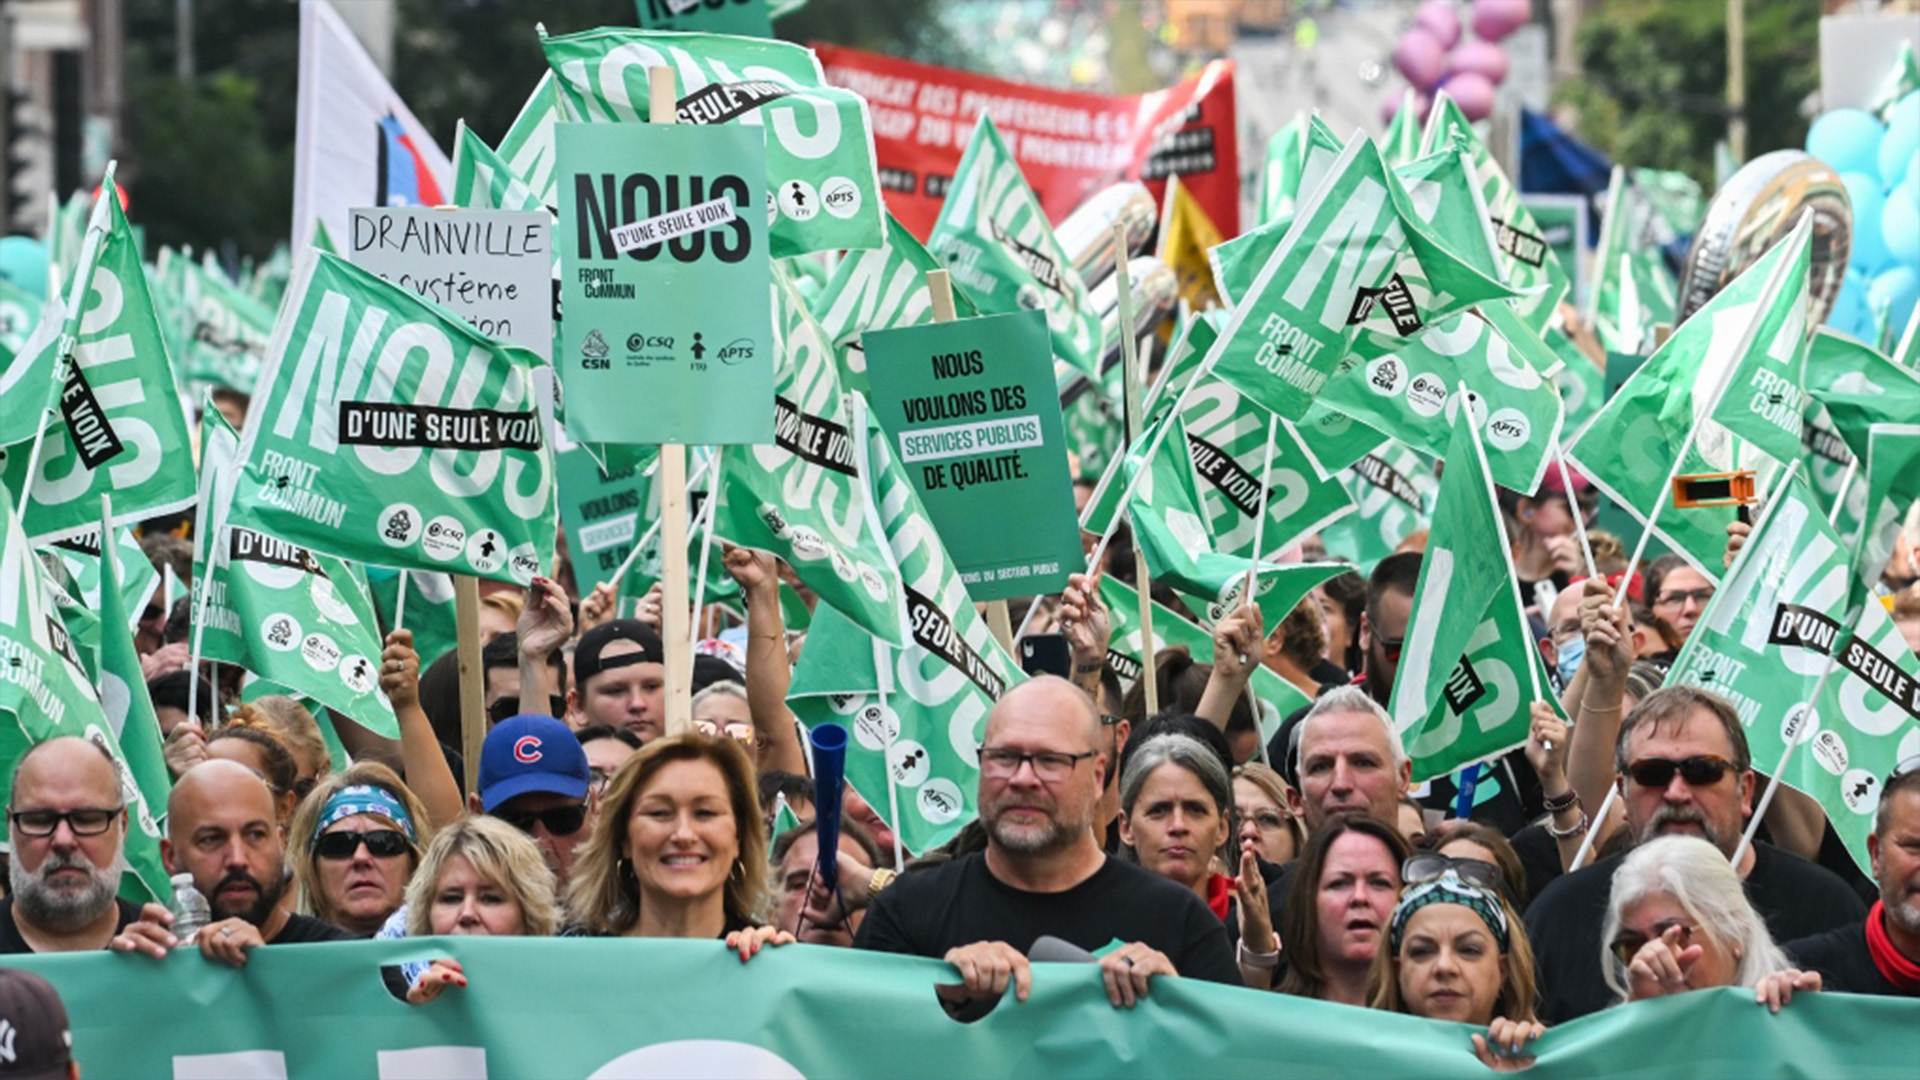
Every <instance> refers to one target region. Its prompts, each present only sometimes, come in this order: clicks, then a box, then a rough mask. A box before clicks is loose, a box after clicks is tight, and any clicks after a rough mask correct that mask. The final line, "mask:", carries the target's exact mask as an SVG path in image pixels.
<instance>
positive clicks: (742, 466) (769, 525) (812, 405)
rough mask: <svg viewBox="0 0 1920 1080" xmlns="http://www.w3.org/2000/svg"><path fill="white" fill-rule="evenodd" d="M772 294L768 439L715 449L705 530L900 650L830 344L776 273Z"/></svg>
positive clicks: (896, 576) (896, 584)
mask: <svg viewBox="0 0 1920 1080" xmlns="http://www.w3.org/2000/svg"><path fill="white" fill-rule="evenodd" d="M773 291H774V297H773V304H774V313H775V321H774V363H775V365H776V367H775V370H774V399H773V400H774V435H773V439H774V441H773V443H772V444H771V445H764V446H728V447H725V448H723V449H722V451H721V454H720V487H721V489H722V495H721V501H720V505H719V506H718V507H717V508H716V510H715V513H716V514H717V515H718V516H717V517H715V518H714V533H715V535H718V536H723V537H726V538H727V539H728V540H731V541H733V542H734V543H736V544H742V545H744V546H746V547H751V548H760V549H762V550H765V551H771V552H773V553H774V554H776V555H778V556H780V557H781V558H782V559H785V560H786V561H787V563H788V564H789V565H791V566H792V567H793V569H794V572H795V573H796V574H798V575H799V576H800V580H801V581H804V582H806V584H807V585H808V587H810V588H812V589H813V591H814V592H816V593H818V594H819V596H820V599H821V600H823V601H825V602H826V603H828V604H830V605H832V606H833V607H835V608H837V609H838V610H839V611H840V612H841V613H842V614H844V615H846V616H847V617H848V618H850V619H852V620H853V621H854V622H855V623H856V624H858V625H859V626H860V628H861V629H863V630H865V631H866V632H868V633H870V634H873V635H875V636H876V637H879V638H881V639H882V640H885V641H887V642H889V643H894V644H898V643H901V642H903V641H904V640H905V639H904V637H903V636H902V635H903V630H902V628H901V626H900V623H899V618H900V610H901V608H900V572H899V570H898V569H897V568H896V567H895V566H894V563H893V558H892V557H891V556H890V555H888V554H887V545H886V537H885V535H884V534H882V533H881V532H880V530H879V527H878V526H877V525H876V524H875V521H874V517H873V510H874V507H873V502H872V500H873V495H872V488H871V486H870V480H871V478H870V477H867V476H863V475H862V470H863V468H864V463H863V462H862V460H861V458H860V456H859V454H857V453H856V452H855V450H856V444H857V442H858V435H859V432H858V431H856V430H855V428H854V418H853V415H852V412H851V411H850V410H849V408H848V407H847V404H846V402H845V401H844V400H843V399H842V395H841V391H840V384H839V378H838V375H837V373H836V370H835V369H836V367H837V365H835V363H834V360H833V346H832V344H831V343H830V342H828V340H827V337H826V333H825V331H823V330H821V329H820V325H819V324H818V323H816V322H814V321H813V316H812V315H810V314H808V313H807V308H806V305H805V304H803V303H802V302H801V301H800V298H799V296H798V295H796V294H795V293H794V292H793V288H792V286H790V285H788V284H787V282H786V278H785V275H783V274H780V273H775V275H774V282H773Z"/></svg>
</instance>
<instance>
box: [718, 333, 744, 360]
mask: <svg viewBox="0 0 1920 1080" xmlns="http://www.w3.org/2000/svg"><path fill="white" fill-rule="evenodd" d="M718 356H719V358H720V362H721V363H723V364H738V363H740V362H741V361H744V360H751V359H753V339H752V338H734V339H733V340H732V341H729V342H727V343H726V344H725V345H722V346H720V352H719V354H718Z"/></svg>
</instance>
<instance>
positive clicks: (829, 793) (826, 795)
mask: <svg viewBox="0 0 1920 1080" xmlns="http://www.w3.org/2000/svg"><path fill="white" fill-rule="evenodd" d="M807 738H808V741H810V742H812V743H813V818H814V829H815V831H816V832H817V833H818V835H819V837H820V855H819V861H818V862H817V863H816V865H817V866H818V867H819V880H821V881H823V882H825V883H826V886H827V888H829V889H832V890H834V891H836V892H837V891H839V888H840V878H839V876H838V875H839V873H840V800H841V797H842V796H843V795H845V793H846V789H847V729H846V728H844V727H841V726H840V725H839V724H816V725H814V728H813V730H812V731H811V732H809V733H808V735H807Z"/></svg>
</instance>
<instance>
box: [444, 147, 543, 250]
mask: <svg viewBox="0 0 1920 1080" xmlns="http://www.w3.org/2000/svg"><path fill="white" fill-rule="evenodd" d="M453 204H454V205H455V206H460V207H465V208H466V209H468V210H544V209H546V208H547V206H546V204H545V203H543V202H541V201H540V198H539V196H537V195H535V194H534V193H533V188H532V187H530V186H528V184H527V182H526V181H525V180H522V179H520V177H519V175H518V174H516V173H515V172H514V171H513V168H512V166H510V165H508V164H507V162H506V161H505V159H503V158H502V157H501V156H500V155H499V154H496V153H494V152H493V149H492V148H491V147H489V146H488V145H487V144H486V143H485V142H484V141H482V140H481V138H480V136H478V135H475V134H474V133H473V129H472V128H470V127H468V126H467V122H466V121H465V120H461V121H460V122H459V124H458V125H457V126H456V128H455V131H454V136H453ZM556 254H557V253H556Z"/></svg>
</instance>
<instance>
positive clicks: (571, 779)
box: [480, 714, 589, 814]
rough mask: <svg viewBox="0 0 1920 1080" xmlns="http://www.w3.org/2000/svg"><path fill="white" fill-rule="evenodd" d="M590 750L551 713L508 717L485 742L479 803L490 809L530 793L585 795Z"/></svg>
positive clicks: (581, 796)
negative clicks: (588, 751)
mask: <svg viewBox="0 0 1920 1080" xmlns="http://www.w3.org/2000/svg"><path fill="white" fill-rule="evenodd" d="M588 780H589V776H588V771H587V752H586V751H585V750H584V749H582V748H581V746H580V740H579V739H578V738H575V737H574V734H573V729H572V728H570V727H568V726H567V725H565V724H563V723H561V722H560V721H558V720H555V719H554V718H553V717H551V716H538V715H533V714H526V715H521V716H509V717H507V718H506V719H505V720H502V721H500V722H499V723H497V724H495V725H493V730H492V731H489V732H487V741H486V742H485V743H483V744H481V747H480V808H481V809H482V810H485V811H486V812H487V813H489V814H491V813H492V812H493V810H494V808H495V807H497V806H499V805H500V804H501V803H503V802H506V801H507V800H508V799H511V798H514V797H515V796H518V795H525V794H528V793H529V792H549V793H552V794H554V795H564V796H566V797H567V798H569V799H580V798H585V797H586V794H587V783H588Z"/></svg>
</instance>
